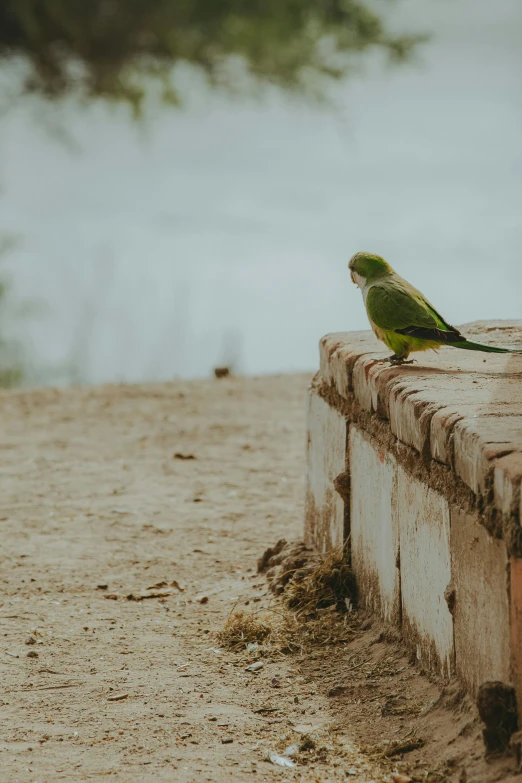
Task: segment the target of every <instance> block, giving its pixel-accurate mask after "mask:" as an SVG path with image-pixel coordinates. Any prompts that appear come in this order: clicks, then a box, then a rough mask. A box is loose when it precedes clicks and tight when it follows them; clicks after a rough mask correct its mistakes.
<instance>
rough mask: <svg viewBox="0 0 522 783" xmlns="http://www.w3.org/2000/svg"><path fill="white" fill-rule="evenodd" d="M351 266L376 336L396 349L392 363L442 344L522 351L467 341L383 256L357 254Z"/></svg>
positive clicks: (483, 349) (488, 350) (489, 349)
mask: <svg viewBox="0 0 522 783" xmlns="http://www.w3.org/2000/svg"><path fill="white" fill-rule="evenodd" d="M348 268H349V270H350V272H351V276H352V280H353V282H354V283H355V284H356V285H358V286H359V288H360V289H361V292H362V295H363V299H364V304H365V307H366V313H367V315H368V320H369V321H370V324H371V327H372V329H373V331H374V333H375V335H376V336H377V337H378V339H379V340H381V341H382V342H383V343H385V344H386V345H387V346H388V348H390V350H392V351H393V356H390V358H389V361H390V362H391V364H404V363H405V362H406V359H407V358H408V356H409V355H410V353H412V352H413V351H428V350H430V349H432V350H436V349H437V348H440V346H441V345H450V346H452V347H453V348H463V349H464V350H466V351H486V352H488V353H522V351H517V350H510V349H509V348H496V347H495V346H493V345H481V344H480V343H473V342H471V341H470V340H467V339H466V338H465V337H464V335H462V334H461V333H460V332H459V330H458V329H455V327H454V326H451V325H450V324H449V323H447V322H446V321H445V320H444V318H443V317H442V316H441V315H439V313H438V312H437V311H436V310H435V308H434V307H433V305H432V304H430V303H429V302H428V300H427V299H426V298H425V297H424V296H423V295H422V294H421V292H420V291H418V290H417V289H416V288H414V287H413V286H412V285H410V283H408V282H407V280H404V279H403V278H402V277H400V275H398V274H397V272H395V270H394V269H393V268H392V267H391V266H390V265H389V264H388V263H387V262H386V261H385V260H384V258H381V256H377V255H373V254H372V253H356V254H355V255H354V256H352V258H351V259H350V262H349V264H348Z"/></svg>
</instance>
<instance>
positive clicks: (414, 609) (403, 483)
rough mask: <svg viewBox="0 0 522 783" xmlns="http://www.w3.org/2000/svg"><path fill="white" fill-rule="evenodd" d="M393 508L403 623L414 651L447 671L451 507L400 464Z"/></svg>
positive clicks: (450, 662) (450, 666) (450, 644)
mask: <svg viewBox="0 0 522 783" xmlns="http://www.w3.org/2000/svg"><path fill="white" fill-rule="evenodd" d="M395 514H396V515H397V518H398V524H399V536H400V569H401V596H402V629H403V633H404V635H405V638H406V639H407V641H408V642H409V643H410V645H411V646H412V647H414V648H416V650H417V657H418V658H419V659H420V660H421V661H423V662H424V663H425V665H426V666H428V667H429V668H431V669H438V671H439V672H440V673H441V674H442V675H443V676H445V677H449V676H450V675H451V672H452V671H453V669H454V643H453V619H452V616H451V613H450V611H449V608H448V603H447V601H446V598H445V593H446V590H447V588H448V585H449V584H450V582H451V553H450V512H449V507H448V503H447V501H446V500H445V498H443V497H442V495H440V494H439V493H438V492H435V491H433V490H432V489H430V488H429V487H427V486H426V485H425V484H423V483H421V482H420V481H417V480H416V479H414V478H413V477H412V476H410V475H408V474H407V473H406V471H405V470H404V469H403V468H402V467H400V466H399V468H398V475H397V495H396V506H395Z"/></svg>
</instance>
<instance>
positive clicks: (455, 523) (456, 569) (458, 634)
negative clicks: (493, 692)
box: [451, 508, 511, 695]
mask: <svg viewBox="0 0 522 783" xmlns="http://www.w3.org/2000/svg"><path fill="white" fill-rule="evenodd" d="M507 564H508V557H507V553H506V545H505V544H504V542H503V541H499V540H498V539H495V538H493V537H492V536H490V535H489V533H488V532H487V531H486V530H485V528H484V527H482V525H480V524H479V523H478V521H477V519H476V518H474V517H473V516H470V515H469V514H467V513H465V512H464V511H462V510H461V509H458V508H452V510H451V571H452V586H453V589H454V591H455V605H454V623H455V654H456V664H457V673H458V674H459V676H460V678H461V679H462V680H463V681H464V682H465V683H466V684H467V686H468V688H469V690H470V691H471V693H472V694H473V695H476V693H477V691H478V688H479V686H480V685H481V684H482V683H483V682H486V681H488V680H499V681H500V682H504V683H506V684H509V683H510V682H511V673H510V643H509V634H510V632H509V601H508V571H507Z"/></svg>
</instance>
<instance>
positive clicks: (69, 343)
mask: <svg viewBox="0 0 522 783" xmlns="http://www.w3.org/2000/svg"><path fill="white" fill-rule="evenodd" d="M393 22H394V24H395V25H396V26H397V28H398V29H403V27H404V25H407V26H409V27H411V28H412V29H415V30H417V29H424V30H429V31H431V32H432V33H433V35H434V38H433V40H432V41H431V42H430V43H429V44H428V45H427V46H426V47H425V48H424V49H423V50H422V53H421V54H420V55H419V57H418V58H417V61H415V62H414V63H413V64H412V65H410V66H408V67H407V68H400V69H397V68H394V69H392V70H385V69H384V68H383V67H382V63H380V62H378V61H377V59H376V58H374V60H373V61H371V62H369V63H368V66H367V68H366V69H365V71H364V73H361V74H359V75H357V77H355V78H353V79H352V80H351V81H350V82H348V83H347V84H346V85H343V86H342V88H340V89H339V90H338V91H337V93H336V98H337V108H336V109H335V110H322V109H319V108H304V107H303V106H300V105H298V104H296V103H292V102H288V101H286V100H283V99H281V98H278V97H275V96H271V97H270V98H269V99H267V100H266V101H265V102H264V103H262V104H254V103H250V104H248V105H245V104H239V103H235V102H233V101H232V100H229V99H225V98H224V97H222V96H219V97H216V96H212V95H209V94H208V93H206V92H205V90H203V88H199V91H198V94H197V95H195V96H194V95H193V96H192V98H191V101H190V106H189V107H188V108H187V109H186V110H184V111H183V112H169V111H164V112H162V113H161V115H160V116H158V117H157V118H155V120H154V122H153V123H150V125H149V129H148V130H147V132H146V133H145V135H144V134H142V133H141V132H140V131H138V130H137V129H136V128H135V127H133V126H132V125H131V124H130V123H129V122H128V121H127V119H126V118H125V117H124V116H123V114H122V113H121V112H113V113H110V112H109V111H108V110H105V109H102V108H101V107H95V108H93V109H92V110H89V111H88V112H80V111H69V112H66V113H65V116H66V118H67V127H68V128H69V130H70V132H71V134H72V136H73V137H75V138H76V139H77V140H78V142H79V145H80V147H81V152H80V153H77V154H73V153H71V152H69V151H67V150H66V149H65V148H63V146H60V145H59V144H57V143H56V142H55V141H53V140H52V139H49V138H48V137H47V136H45V134H43V133H42V132H41V131H40V130H39V129H38V128H36V127H34V124H33V123H28V114H27V112H26V111H22V110H19V111H13V112H11V114H10V115H8V117H7V119H4V120H3V122H2V125H1V126H0V139H1V150H0V182H1V183H2V185H3V194H2V196H1V199H0V210H1V212H0V231H3V230H9V231H14V232H16V233H18V234H20V235H21V236H22V238H23V244H22V247H21V249H20V250H19V251H18V252H17V253H16V254H14V255H13V256H12V258H11V261H10V267H11V269H12V270H13V274H14V279H15V287H16V292H17V294H18V295H19V296H21V297H28V298H33V297H35V298H38V299H41V300H43V301H44V302H45V303H46V304H47V309H46V311H45V312H44V313H43V314H41V315H40V316H38V317H37V318H35V319H33V321H32V322H28V323H27V324H26V325H25V326H24V329H25V336H26V337H27V339H28V340H30V342H31V344H32V348H33V351H34V354H35V356H36V357H37V359H38V364H39V365H40V366H41V367H44V366H48V365H56V366H59V365H60V364H61V363H63V362H66V361H69V360H70V359H71V357H72V356H73V355H74V356H76V357H78V365H79V366H78V373H77V375H76V376H75V377H76V378H77V379H78V380H84V381H88V382H93V383H97V382H101V381H110V380H141V379H157V378H169V377H172V376H173V375H177V376H185V377H194V376H205V375H208V374H209V372H210V370H211V368H212V367H213V366H214V365H216V364H219V363H222V362H226V361H230V360H236V361H237V362H238V364H239V368H240V369H241V371H243V372H247V373H267V372H289V371H294V370H299V369H312V368H314V367H315V366H316V364H317V340H318V339H319V337H320V336H321V335H322V334H324V333H326V332H328V331H337V330H345V329H359V328H366V320H365V316H364V311H363V307H362V302H361V301H360V295H359V293H358V291H356V289H355V288H353V287H352V286H351V284H350V282H349V277H348V274H347V271H346V264H347V261H348V259H349V257H350V256H351V254H352V253H353V252H355V251H356V250H360V249H368V250H373V251H376V252H380V253H382V254H383V255H384V256H385V257H386V258H387V259H388V260H389V261H390V262H391V263H392V264H394V266H396V268H397V269H398V271H399V272H400V273H401V274H403V275H404V276H405V277H407V278H409V279H410V280H411V281H412V282H413V283H415V284H416V285H417V286H418V287H420V288H421V289H422V290H424V291H425V293H426V294H427V295H428V296H429V297H430V299H431V300H432V301H433V302H434V303H435V304H436V305H437V306H438V308H439V309H440V310H442V312H443V313H444V314H445V316H446V317H447V318H448V319H449V320H450V321H452V322H454V323H462V322H464V321H468V320H473V319H476V318H491V317H506V318H507V317H521V316H522V304H521V287H522V255H521V252H520V247H521V246H522V220H521V206H522V149H521V143H520V130H521V124H522V122H521V121H522V97H521V91H520V84H521V83H522V78H521V77H522V52H521V47H520V40H521V37H522V35H521V33H522V6H521V4H520V2H519V0H496V1H495V3H491V2H490V0H441V1H438V2H436V1H435V0H403V1H402V2H399V3H398V7H397V10H396V11H395V12H394V14H393Z"/></svg>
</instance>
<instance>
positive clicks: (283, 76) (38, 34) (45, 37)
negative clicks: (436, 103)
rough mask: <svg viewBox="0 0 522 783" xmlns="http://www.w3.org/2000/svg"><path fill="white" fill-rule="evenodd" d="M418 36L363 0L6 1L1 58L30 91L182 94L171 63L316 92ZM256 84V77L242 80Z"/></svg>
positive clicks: (120, 97) (223, 82)
mask: <svg viewBox="0 0 522 783" xmlns="http://www.w3.org/2000/svg"><path fill="white" fill-rule="evenodd" d="M418 40H419V38H416V37H414V36H402V37H401V36H399V37H397V36H394V35H391V34H389V33H388V32H387V31H386V29H385V26H384V25H383V22H382V21H381V19H380V18H379V16H378V14H377V13H376V12H375V11H374V10H371V8H370V7H369V6H367V5H365V4H364V3H363V2H360V1H359V2H358V1H357V0H2V3H1V4H0V60H4V61H6V60H11V61H12V60H19V61H20V63H21V65H22V67H23V68H24V69H25V70H24V76H25V78H24V81H23V88H22V89H23V92H26V93H37V94H39V95H44V96H46V97H48V98H61V97H64V96H67V95H74V96H75V97H80V98H83V99H89V98H93V97H103V98H107V99H111V100H116V101H126V102H128V103H130V104H131V105H132V106H133V107H134V109H135V110H139V108H140V106H141V103H142V101H143V98H144V96H145V92H146V90H147V88H149V87H150V86H151V83H152V82H153V81H154V82H156V84H159V86H160V88H161V95H162V98H163V99H164V100H165V101H167V102H171V103H177V102H178V101H179V95H178V92H177V90H176V84H175V78H174V75H173V66H174V65H178V64H189V65H191V66H195V67H196V68H198V69H199V70H200V71H201V72H203V73H204V75H205V76H206V77H207V79H208V81H209V82H210V83H211V84H212V85H215V86H220V87H225V88H232V89H236V88H239V89H241V82H242V79H241V77H242V76H243V77H244V75H245V73H246V74H248V75H250V76H251V77H254V79H256V80H258V81H260V82H261V83H265V84H272V85H277V86H279V87H282V88H284V89H287V90H292V91H304V92H305V93H311V92H315V93H316V95H318V94H319V90H320V82H321V80H322V79H324V78H326V79H340V78H342V77H344V76H345V75H346V74H347V72H348V71H349V69H350V64H351V62H352V60H353V58H352V57H351V55H354V54H358V53H361V52H364V51H365V50H366V49H368V48H369V47H374V46H375V47H380V48H381V49H382V50H385V51H386V52H388V53H389V55H390V56H391V58H392V59H396V60H403V59H405V58H406V57H407V55H408V54H409V52H410V51H411V49H412V47H413V46H414V45H415V43H416V41H418ZM244 86H245V89H247V90H248V89H250V90H251V89H252V84H250V85H248V84H247V85H244Z"/></svg>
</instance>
